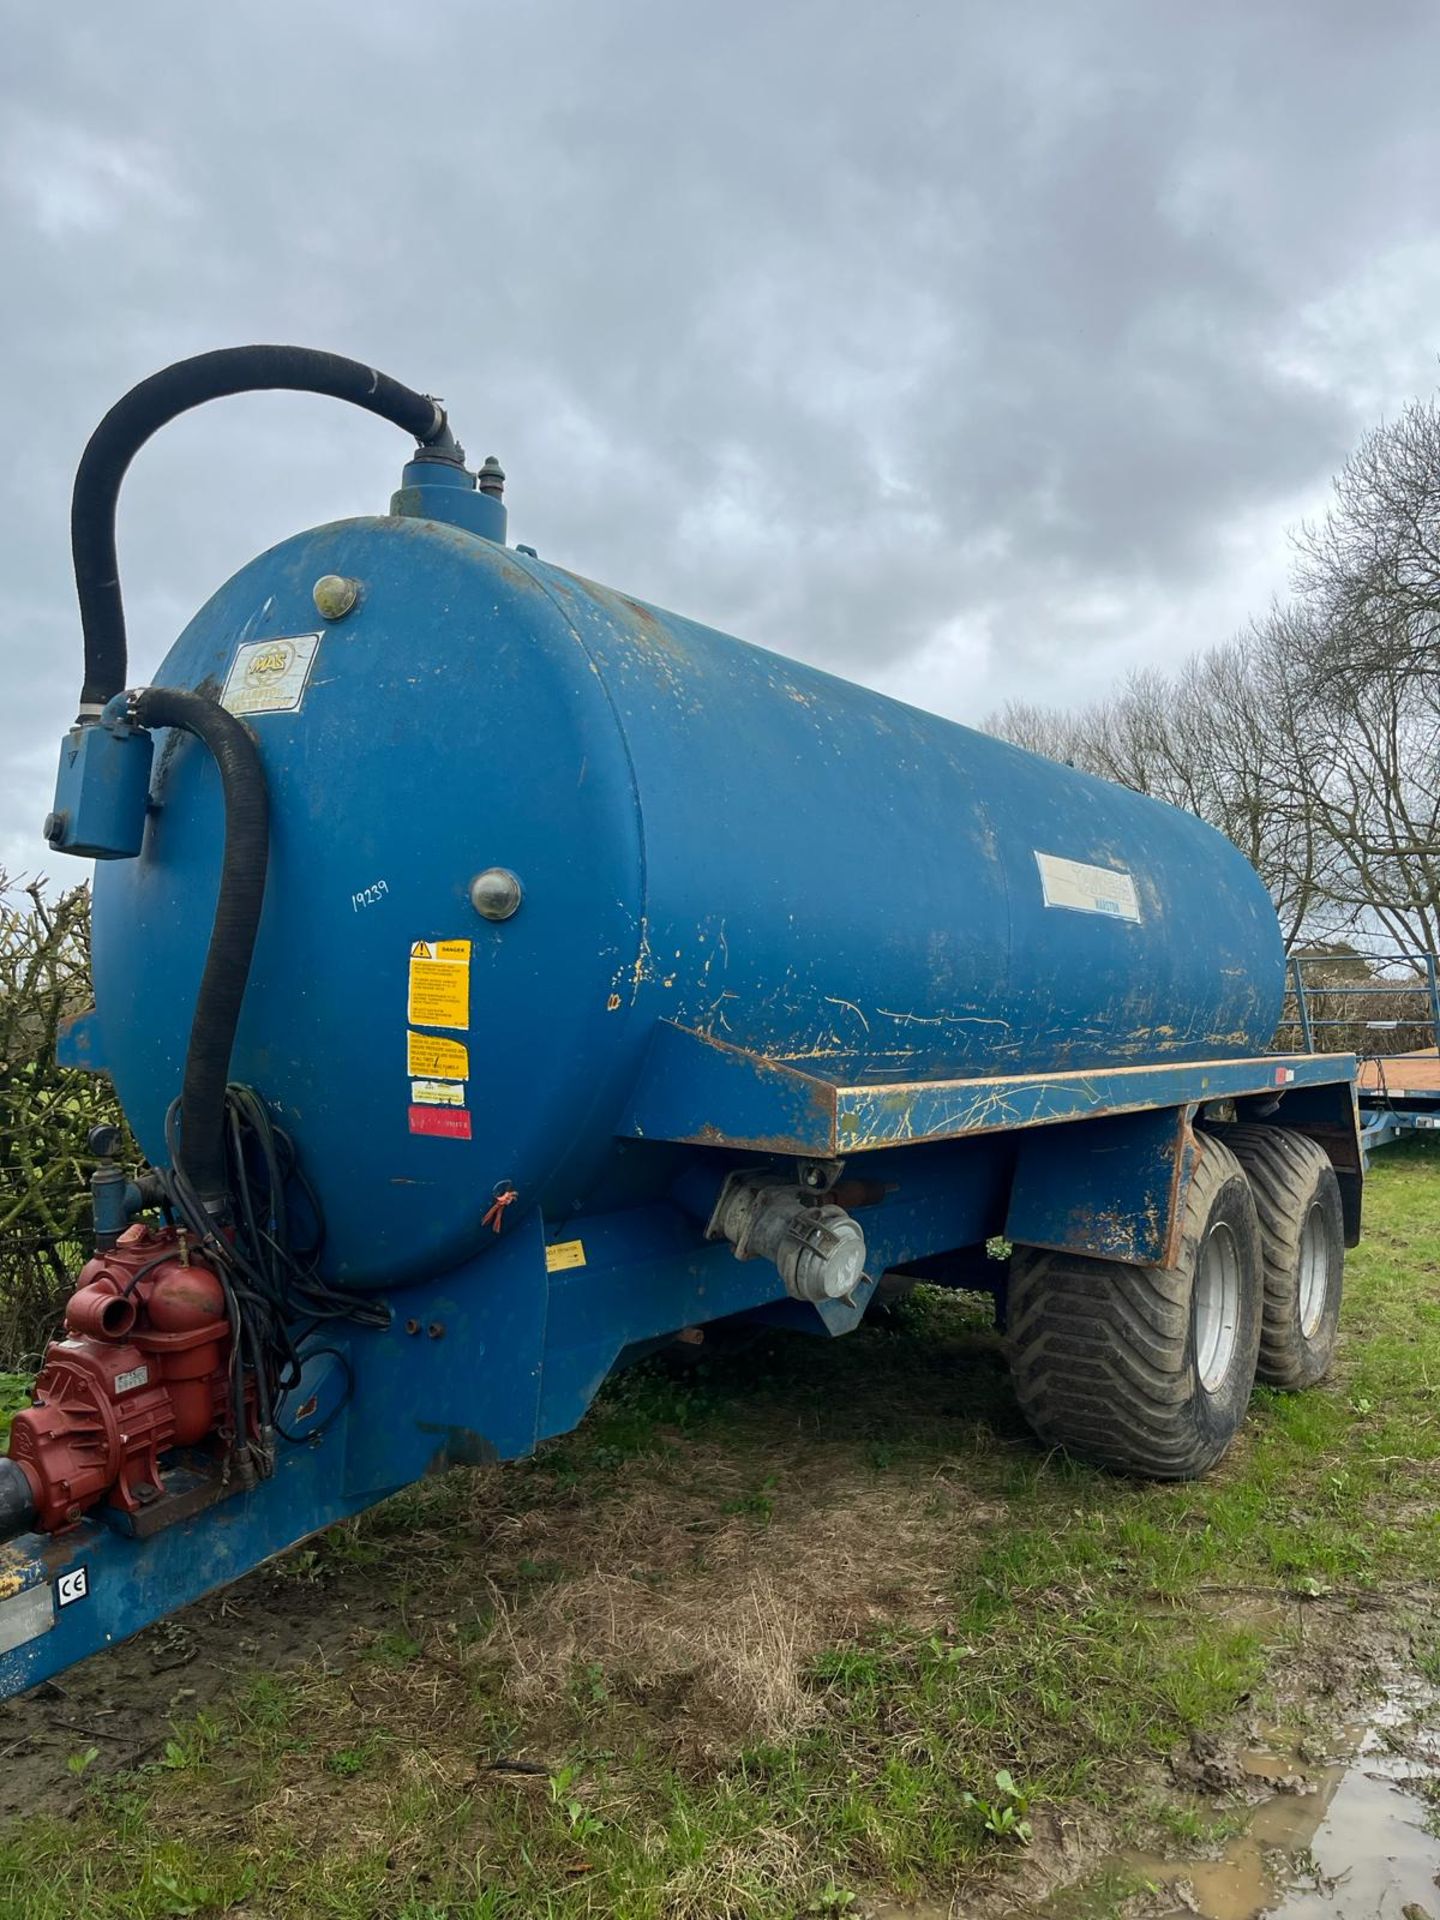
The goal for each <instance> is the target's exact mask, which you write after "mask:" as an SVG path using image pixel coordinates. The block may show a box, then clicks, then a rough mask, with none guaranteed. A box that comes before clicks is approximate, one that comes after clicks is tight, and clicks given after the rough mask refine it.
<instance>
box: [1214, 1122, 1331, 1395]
mask: <svg viewBox="0 0 1440 1920" xmlns="http://www.w3.org/2000/svg"><path fill="white" fill-rule="evenodd" d="M1216 1132H1217V1135H1218V1137H1219V1138H1220V1139H1222V1140H1223V1141H1224V1142H1225V1144H1226V1146H1227V1147H1229V1149H1230V1151H1231V1152H1232V1153H1233V1154H1234V1156H1235V1158H1236V1159H1237V1160H1238V1161H1239V1162H1240V1165H1241V1166H1242V1167H1243V1168H1244V1169H1245V1174H1246V1177H1247V1178H1248V1180H1249V1182H1250V1189H1251V1191H1252V1193H1253V1194H1254V1195H1255V1210H1256V1212H1257V1213H1258V1215H1259V1216H1260V1245H1261V1250H1262V1255H1263V1270H1264V1276H1265V1299H1264V1310H1263V1313H1262V1316H1261V1329H1260V1364H1259V1366H1258V1367H1257V1369H1256V1377H1257V1378H1258V1379H1260V1380H1262V1381H1263V1382H1264V1383H1265V1385H1266V1386H1267V1387H1288V1388H1290V1389H1292V1390H1299V1389H1300V1388H1303V1387H1313V1386H1314V1385H1315V1383H1316V1381H1317V1380H1323V1379H1324V1377H1325V1375H1326V1374H1327V1373H1328V1372H1329V1370H1330V1362H1331V1361H1332V1360H1333V1359H1334V1357H1335V1337H1336V1334H1337V1333H1338V1331H1339V1327H1340V1295H1341V1292H1342V1290H1343V1288H1344V1284H1345V1225H1344V1218H1343V1215H1342V1212H1341V1207H1340V1185H1339V1182H1338V1181H1337V1180H1336V1178H1335V1169H1334V1168H1333V1167H1332V1166H1331V1164H1330V1160H1329V1156H1328V1155H1327V1154H1326V1152H1325V1150H1324V1148H1323V1147H1319V1146H1317V1145H1316V1143H1315V1142H1314V1141H1313V1140H1311V1139H1309V1138H1308V1137H1307V1136H1306V1135H1305V1134H1303V1133H1296V1132H1294V1130H1293V1129H1292V1128H1290V1127H1256V1126H1232V1127H1221V1128H1217V1129H1216Z"/></svg>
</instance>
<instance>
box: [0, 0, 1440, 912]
mask: <svg viewBox="0 0 1440 1920" xmlns="http://www.w3.org/2000/svg"><path fill="white" fill-rule="evenodd" d="M1437 94H1440V9H1437V8H1436V7H1435V6H1434V5H1433V4H1422V3H1421V0H1416V3H1415V4H1404V3H1402V0H1390V3H1387V0H1368V4H1366V5H1365V6H1363V7H1362V6H1360V5H1358V4H1353V3H1352V0H1345V3H1344V4H1340V3H1339V0H1288V3H1286V4H1278V3H1277V4H1268V5H1267V4H1265V3H1264V0H1218V3H1217V4H1212V5H1210V6H1207V7H1196V6H1194V5H1183V6H1182V5H1181V4H1179V0H1175V3H1174V4H1168V3H1167V0H1117V3H1116V4H1104V0H1085V4H1074V3H1073V0H1051V4H1036V5H1023V4H1014V5H1009V6H1003V5H999V4H994V0H991V3H990V4H984V5H981V4H958V3H956V0H951V3H949V4H943V3H939V0H930V3H928V4H917V5H905V4H892V5H885V6H882V5H876V4H873V0H872V3H871V4H868V5H862V4H855V3H854V0H768V4H761V3H759V0H725V4H723V5H717V4H707V5H699V4H686V0H531V3H530V4H526V3H525V0H507V4H504V5H499V4H495V3H494V0H426V4H424V5H421V6H414V5H411V6H405V7H400V6H396V5H388V4H381V0H283V4H282V3H280V0H273V3H272V0H227V3H226V4H224V5H220V4H209V0H205V3H204V4H202V3H201V0H125V4H124V5H112V4H99V0H95V3H92V4H82V5H78V6H76V5H72V6H68V7H64V6H52V7H50V8H45V9H42V8H39V7H19V6H17V7H14V8H11V9H8V10H7V15H6V20H5V25H4V33H3V38H0V287H3V289H4V295H3V305H0V316H3V319H0V324H3V328H4V335H5V339H4V350H3V354H0V382H3V414H0V418H3V424H4V429H5V431H4V454H3V456H0V461H3V465H0V472H3V489H4V497H3V506H4V512H3V517H0V529H3V531H0V649H3V652H0V675H3V686H4V689H5V695H6V698H5V702H4V708H3V715H4V717H3V721H0V740H3V745H4V750H5V764H4V775H3V783H0V858H3V859H4V860H5V861H6V863H7V864H8V865H9V867H10V868H11V869H12V870H28V871H30V872H34V871H35V870H36V869H37V868H42V869H44V870H46V871H49V872H51V873H53V874H54V877H55V878H56V879H57V880H59V879H61V878H62V877H63V878H64V879H67V880H68V879H69V878H71V877H72V875H71V872H70V869H71V868H72V866H73V869H74V877H79V875H80V873H81V871H82V869H81V868H80V866H79V864H78V863H71V862H67V861H65V860H63V859H59V860H57V859H56V857H55V856H52V855H50V854H49V853H48V851H47V850H46V849H45V848H44V846H43V843H42V842H41V840H40V838H39V831H38V830H39V823H40V821H41V819H42V818H43V815H44V813H45V811H46V807H47V803H48V799H49V790H50V786H51V781H52V777H53V765H54V758H55V752H56V746H57V742H58V737H59V735H60V733H61V732H62V730H63V729H64V727H65V726H66V725H67V724H68V722H69V720H70V718H71V715H72V713H73V711H74V706H75V699H76V694H77V692H78V686H79V679H80V652H79V643H78V628H77V624H76V619H75V615H74V608H73V594H72V588H71V581H70V577H69V554H68V546H67V513H68V503H69V490H70V482H71V477H72V474H73V470H74V466H75V462H76V459H77V458H78V456H79V453H80V450H81V448H82V446H83V444H84V441H85V438H86V435H87V434H88V432H89V430H90V428H91V427H92V426H93V424H94V423H95V421H96V420H97V419H98V418H99V416H100V415H101V414H102V413H103V412H104V410H105V408H106V407H107V406H108V405H109V404H110V403H111V401H113V400H114V399H115V398H116V397H118V395H119V394H120V393H121V392H122V391H123V390H124V389H125V388H126V387H127V386H129V385H130V384H131V383H132V382H133V381H134V380H136V379H138V378H140V377H141V376H143V375H144V374H147V373H149V372H152V371H153V370H154V369H155V368H156V367H158V366H161V365H163V364H165V363H166V362H168V361H170V360H172V359H175V358H177V357H179V356H181V355H184V354H187V353H192V352H196V351H199V350H201V349H203V348H207V347H213V346H220V345H227V344H232V343H236V342H242V341H248V340H281V341H295V342H299V343H302V344H306V345H313V346H319V347H328V348H332V349H335V350H337V351H340V352H343V353H348V354H351V355H354V356H355V357H357V358H360V359H364V360H367V361H370V362H373V363H374V364H376V365H379V366H382V367H384V368H385V369H386V370H387V371H388V372H391V373H393V374H395V375H396V376H398V377H399V378H400V379H403V380H406V381H408V382H410V383H412V384H414V385H416V386H419V387H422V388H425V389H427V390H430V391H433V392H436V393H439V394H442V395H443V396H444V397H445V399H446V400H447V401H448V403H449V405H450V408H451V412H452V415H453V418H454V420H455V422H456V425H457V429H458V431H459V433H460V436H461V438H462V439H463V440H464V441H465V443H466V445H467V447H468V448H469V449H470V450H471V452H472V453H473V454H474V455H476V456H477V457H479V456H481V455H483V454H485V453H488V452H492V451H493V452H495V453H497V454H498V455H499V456H500V458H501V460H502V462H503V464H504V466H505V468H506V470H507V473H508V474H509V476H510V479H509V490H508V491H509V505H510V510H511V521H510V525H511V535H512V538H515V539H518V540H523V541H526V542H528V543H530V544H533V545H534V546H536V547H538V548H539V550H540V552H541V554H542V555H543V556H544V557H545V558H547V559H552V560H555V561H557V562H559V563H560V564H562V565H565V566H569V567H573V568H575V569H576V570H577V571H580V572H583V573H587V574H590V575H592V576H593V577H596V578H598V579H601V580H604V581H606V582H608V583H610V584H612V585H615V586H619V587H623V588H625V589H627V590H628V591H630V592H633V593H636V594H639V595H641V596H642V597H644V598H646V599H650V600H654V601H658V602H659V603H660V604H661V605H667V606H671V607H674V608H676V609H677V610H679V611H682V612H685V613H689V614H691V615H694V616H696V617H698V618H701V619H704V620H707V621H710V622H711V623H713V624H715V625H718V626H721V627H725V628H727V629H729V630H731V631H733V632H736V633H739V634H741V635H742V636H745V637H747V638H750V639H754V640H757V641H760V642H762V643H763V644H765V645H767V646H770V647H774V648H777V649H779V650H780V651H782V652H786V653H791V654H795V655H798V656H800V657H802V658H804V659H807V660H811V661H815V662H817V663H819V664H821V665H823V666H826V667H829V668H831V669H833V670H835V671H837V672H840V673H844V674H847V675H850V676H851V677H853V678H856V679H860V680H863V681H866V682H867V683H869V684H870V685H873V686H876V687H881V688H883V689H884V690H885V691H887V692H892V693H896V694H898V695H900V696H901V697H903V698H905V699H909V700H913V701H916V702H917V703H919V704H921V705H924V706H929V707H933V708H935V709H938V710H939V711H941V712H944V713H948V714H951V715H953V716H955V717H956V718H959V719H966V720H978V719H979V718H981V717H982V716H983V715H984V714H985V713H986V712H988V711H989V710H990V709H992V708H993V707H994V706H996V705H997V704H998V703H999V702H1001V701H1002V700H1004V699H1006V698H1008V697H1011V696H1022V697H1026V698H1032V699H1048V700H1053V701H1061V702H1069V701H1075V700H1081V699H1084V698H1086V697H1088V696H1090V695H1093V694H1095V693H1098V692H1100V691H1102V690H1103V689H1104V688H1105V687H1106V686H1108V685H1109V684H1110V683H1111V682H1112V681H1113V680H1114V679H1115V678H1116V676H1117V675H1119V674H1120V673H1122V672H1123V671H1124V670H1125V669H1126V668H1127V667H1128V666H1131V665H1133V664H1137V663H1142V662H1157V661H1158V662H1165V661H1174V660H1176V659H1177V658H1179V657H1181V656H1183V655H1184V654H1185V653H1187V652H1189V651H1191V650H1193V649H1195V648H1199V647H1203V646H1205V645H1207V644H1209V643H1211V642H1213V641H1218V640H1223V639H1224V638H1226V637H1227V636H1228V635H1229V634H1230V633H1231V632H1232V631H1233V630H1234V629H1235V628H1236V627H1237V626H1238V625H1239V624H1240V623H1241V622H1242V621H1243V620H1244V619H1245V617H1246V616H1247V615H1248V614H1249V613H1251V612H1254V611H1258V610H1260V609H1261V608H1263V606H1264V605H1265V604H1266V602H1267V601H1268V599H1269V598H1270V596H1271V594H1272V593H1273V592H1275V591H1277V590H1279V589H1281V588H1283V584H1284V578H1285V572H1286V567H1287V558H1288V556H1287V544H1286V529H1287V527H1288V526H1290V525H1291V524H1293V523H1294V521H1295V520H1296V519H1297V518H1298V517H1300V516H1301V515H1302V514H1304V513H1307V512H1312V511H1314V510H1315V509H1316V508H1317V507H1318V506H1320V505H1323V502H1324V498H1325V494H1326V491H1327V488H1328V483H1329V478H1330V475H1331V474H1332V472H1333V471H1334V469H1335V467H1336V466H1337V464H1338V463H1339V462H1340V461H1341V460H1342V459H1343V457H1344V455H1345V453H1346V451H1347V450H1348V449H1349V447H1350V446H1351V445H1352V444H1353V443H1354V441H1355V440H1356V438H1357V437H1358V436H1359V435H1360V434H1361V433H1362V432H1363V431H1364V430H1365V429H1366V428H1367V427H1368V426H1369V425H1371V424H1372V423H1373V422H1374V421H1376V420H1377V419H1378V418H1379V417H1380V416H1381V415H1382V414H1384V413H1386V412H1387V411H1388V412H1392V413H1393V412H1394V411H1395V410H1396V409H1397V408H1398V407H1399V406H1401V405H1403V403H1404V402H1405V401H1406V400H1407V399H1409V398H1410V397H1411V396H1413V395H1415V394H1417V393H1422V392H1428V391H1430V390H1431V388H1432V387H1433V386H1434V384H1435V382H1436V377H1437V373H1436V368H1437V361H1436V355H1437V349H1440V226H1437V210H1440V200H1437V181H1440V113H1437V110H1436V99H1437ZM403 450H404V449H403V443H402V441H401V439H400V436H398V435H396V434H395V433H394V432H393V431H392V430H391V429H390V428H388V427H386V426H384V425H383V424H381V423H379V422H376V421H373V420H368V419H365V418H363V417H361V416H358V415H353V414H351V413H350V412H349V410H348V409H345V408H342V407H339V406H336V405H334V404H333V403H325V402H320V401H305V400H299V399H295V398H291V397H283V396H263V397H257V398H247V399H243V400H234V401H225V402H221V403H218V404H216V405H214V406H211V407H209V408H207V409H205V410H203V411H202V412H201V413H199V414H196V415H192V416H191V417H190V418H189V419H188V420H186V421H183V422H181V423H179V424H178V425H176V426H174V427H172V428H170V429H168V430H167V432H166V433H165V435H164V436H163V438H162V439H161V440H157V441H156V442H155V443H154V445H153V446H151V447H150V448H148V449H147V450H146V451H145V453H144V454H142V456H141V458H140V460H139V461H138V462H137V464H136V466H135V468H134V470H133V472H132V475H131V479H130V482H129V484H128V486H127V491H126V494H125V497H124V501H123V504H122V517H121V549H120V550H121V563H122V577H123V578H124V581H125V584H126V587H127V599H128V607H129V613H130V625H131V635H132V654H131V660H132V668H131V679H132V682H136V683H138V682H140V681H141V680H143V679H144V678H145V677H147V676H148V675H149V674H151V673H152V672H153V671H154V669H155V667H156V666H157V665H158V663H159V661H160V659H161V657H162V656H163V653H164V651H165V649H166V647H167V646H168V645H169V642H170V640H171V639H172V638H173V636H174V634H175V633H176V632H177V631H178V630H179V628H180V627H181V626H182V625H183V624H184V622H185V621H186V619H188V617H189V615H190V613H191V612H192V611H193V609H194V607H195V606H196V605H197V604H198V603H199V602H200V601H202V600H203V599H204V598H205V597H206V596H207V595H208V594H209V593H210V592H211V591H212V590H213V589H214V587H215V586H217V585H218V584H219V582H220V581H221V580H222V579H224V578H225V577H226V575H228V574H229V573H230V572H232V571H233V570H234V569H235V568H236V567H238V566H239V565H240V564H241V563H242V562H243V561H244V560H246V559H247V558H248V557H249V556H250V555H251V554H252V553H254V552H255V551H257V550H258V549H259V548H261V547H263V546H266V545H268V544H270V543H272V542H273V541H275V540H278V539H280V538H282V537H284V536H285V535H286V534H287V533H289V532H291V531H294V530H295V529H297V528H299V527H301V526H304V525H308V524H312V523H314V522H316V521H321V520H329V519H333V518H336V517H339V516H341V515H343V514H346V513H352V512H355V513H364V512H374V511H379V510H382V509H383V506H384V503H385V501H386V499H387V498H388V495H389V492H390V490H391V488H392V487H393V485H394V483H395V477H396V473H397V470H398V463H399V461H400V459H401V458H402V456H403ZM62 866H63V867H65V868H66V869H67V871H66V873H65V874H64V875H63V876H62V875H61V874H60V872H59V871H58V869H59V867H62Z"/></svg>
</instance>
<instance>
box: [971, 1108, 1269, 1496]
mask: <svg viewBox="0 0 1440 1920" xmlns="http://www.w3.org/2000/svg"><path fill="white" fill-rule="evenodd" d="M1196 1146H1197V1155H1196V1164H1195V1168H1194V1172H1193V1174H1192V1176H1191V1180H1190V1187H1189V1192H1188V1194H1187V1195H1186V1201H1185V1219H1184V1223H1183V1227H1182V1232H1181V1250H1180V1258H1179V1260H1178V1262H1177V1263H1176V1265H1175V1266H1173V1267H1136V1266H1127V1265H1125V1264H1123V1263H1122V1262H1120V1261H1118V1260H1093V1259H1088V1258H1084V1257H1082V1256H1080V1255H1076V1254H1070V1253H1052V1252H1047V1251H1045V1250H1043V1249H1041V1248H1038V1247H1017V1248H1016V1249H1015V1252H1014V1254H1013V1256H1012V1258H1011V1262H1010V1313H1009V1333H1008V1336H1007V1340H1006V1346H1007V1349H1008V1351H1009V1355H1010V1368H1011V1374H1012V1377H1013V1379H1014V1383H1015V1392H1016V1396H1017V1398H1018V1399H1019V1402H1020V1407H1021V1410H1022V1412H1023V1413H1024V1415H1025V1418H1026V1419H1027V1420H1028V1421H1029V1423H1030V1425H1031V1426H1032V1427H1033V1428H1034V1429H1035V1432H1036V1433H1037V1434H1038V1435H1039V1436H1040V1438H1041V1439H1042V1440H1047V1441H1049V1442H1050V1443H1051V1444H1052V1445H1053V1446H1059V1447H1063V1448H1064V1449H1065V1450H1066V1452H1067V1453H1072V1454H1076V1455H1078V1456H1079V1457H1080V1458H1082V1459H1086V1460H1093V1461H1095V1462H1096V1463H1097V1464H1098V1465H1100V1466H1106V1467H1111V1468H1114V1469H1116V1470H1117V1471H1119V1472H1121V1473H1130V1474H1136V1475H1139V1476H1142V1477H1143V1478H1146V1479H1151V1480H1194V1479H1198V1478H1199V1476H1200V1475H1201V1474H1202V1473H1204V1472H1205V1471H1206V1470H1207V1469H1208V1468H1210V1467H1212V1466H1214V1464H1215V1462H1216V1461H1217V1460H1218V1459H1219V1458H1220V1456H1221V1455H1222V1454H1223V1453H1224V1452H1225V1450H1226V1448H1227V1447H1228V1446H1229V1445H1230V1442H1231V1441H1232V1440H1233V1439H1234V1438H1235V1435H1236V1433H1237V1432H1238V1431H1239V1429H1240V1425H1241V1422H1242V1421H1243V1420H1244V1418H1245V1410H1246V1408H1247V1406H1248V1405H1249V1402H1250V1391H1251V1388H1252V1387H1253V1385H1254V1382H1255V1363H1256V1358H1257V1355H1258V1353H1259V1348H1260V1322H1261V1258H1262V1255H1261V1244H1260V1225H1259V1221H1258V1219H1257V1217H1256V1208H1255V1199H1254V1196H1253V1194H1252V1192H1251V1189H1250V1183H1249V1181H1248V1180H1247V1179H1246V1177H1245V1174H1244V1172H1243V1170H1242V1169H1241V1166H1240V1163H1239V1162H1238V1161H1237V1160H1236V1158H1235V1156H1234V1154H1233V1153H1231V1151H1230V1149H1229V1148H1228V1147H1227V1146H1225V1145H1224V1144H1223V1142H1221V1141H1220V1140H1217V1139H1216V1138H1215V1136H1214V1135H1213V1134H1209V1135H1200V1136H1198V1138H1197V1141H1196Z"/></svg>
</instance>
